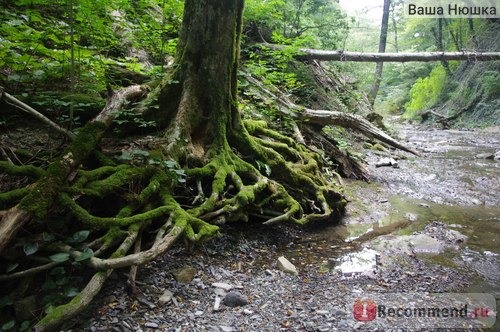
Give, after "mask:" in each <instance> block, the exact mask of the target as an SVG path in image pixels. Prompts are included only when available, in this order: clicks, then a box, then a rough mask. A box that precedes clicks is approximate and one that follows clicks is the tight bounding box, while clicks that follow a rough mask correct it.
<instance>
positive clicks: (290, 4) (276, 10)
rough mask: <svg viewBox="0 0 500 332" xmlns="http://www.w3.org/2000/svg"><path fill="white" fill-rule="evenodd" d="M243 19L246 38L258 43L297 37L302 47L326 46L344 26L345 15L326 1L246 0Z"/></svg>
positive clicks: (336, 40) (337, 37) (331, 45)
mask: <svg viewBox="0 0 500 332" xmlns="http://www.w3.org/2000/svg"><path fill="white" fill-rule="evenodd" d="M244 21H245V25H246V29H245V32H246V35H247V37H249V38H251V39H254V40H257V41H259V42H262V41H263V40H262V39H264V40H265V41H268V42H269V41H272V42H275V43H282V42H281V41H280V40H281V39H285V40H289V39H293V40H295V39H296V40H299V39H300V40H301V43H302V45H303V46H307V47H320V48H330V49H334V48H337V47H338V45H339V43H340V41H341V40H342V35H343V34H345V33H346V31H347V29H348V25H347V19H346V15H345V14H344V13H343V12H342V11H341V10H340V7H339V6H338V4H337V3H335V2H333V1H328V0H269V1H260V0H247V1H246V3H245V12H244ZM282 44H283V43H282ZM285 44H288V43H285Z"/></svg>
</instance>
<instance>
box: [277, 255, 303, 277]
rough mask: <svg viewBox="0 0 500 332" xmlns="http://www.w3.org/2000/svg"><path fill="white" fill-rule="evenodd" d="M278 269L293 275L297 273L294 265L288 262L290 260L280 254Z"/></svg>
mask: <svg viewBox="0 0 500 332" xmlns="http://www.w3.org/2000/svg"><path fill="white" fill-rule="evenodd" d="M278 269H280V270H281V271H283V272H286V273H290V274H294V275H298V274H299V272H298V271H297V268H296V267H295V265H293V264H292V263H290V261H289V260H288V259H286V258H285V257H283V256H280V257H279V258H278Z"/></svg>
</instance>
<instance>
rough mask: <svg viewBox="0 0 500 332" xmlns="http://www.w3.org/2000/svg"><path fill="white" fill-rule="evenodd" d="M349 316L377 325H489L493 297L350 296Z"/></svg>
mask: <svg viewBox="0 0 500 332" xmlns="http://www.w3.org/2000/svg"><path fill="white" fill-rule="evenodd" d="M351 303H352V317H353V318H354V319H355V320H357V321H360V322H365V323H366V324H367V327H374V328H375V327H377V328H396V327H397V328H423V327H424V328H425V327H433V328H489V327H492V326H493V325H494V324H495V321H496V300H495V297H494V296H493V295H492V294H486V293H369V294H363V295H362V296H360V295H357V296H355V297H354V298H353V299H352V302H351Z"/></svg>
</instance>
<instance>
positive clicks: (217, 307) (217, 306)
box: [214, 296, 221, 311]
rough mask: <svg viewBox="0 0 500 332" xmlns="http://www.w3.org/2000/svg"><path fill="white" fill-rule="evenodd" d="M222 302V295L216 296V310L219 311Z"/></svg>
mask: <svg viewBox="0 0 500 332" xmlns="http://www.w3.org/2000/svg"><path fill="white" fill-rule="evenodd" d="M220 302H221V299H220V297H218V296H217V297H216V298H215V303H214V311H219V310H220Z"/></svg>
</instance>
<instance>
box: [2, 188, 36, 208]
mask: <svg viewBox="0 0 500 332" xmlns="http://www.w3.org/2000/svg"><path fill="white" fill-rule="evenodd" d="M28 193H29V189H28V188H26V187H25V188H18V189H14V190H11V191H7V192H5V193H0V207H1V208H4V207H7V206H9V205H13V204H15V203H16V202H18V201H20V200H21V199H22V198H23V197H24V196H26V195H27V194H28Z"/></svg>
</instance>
